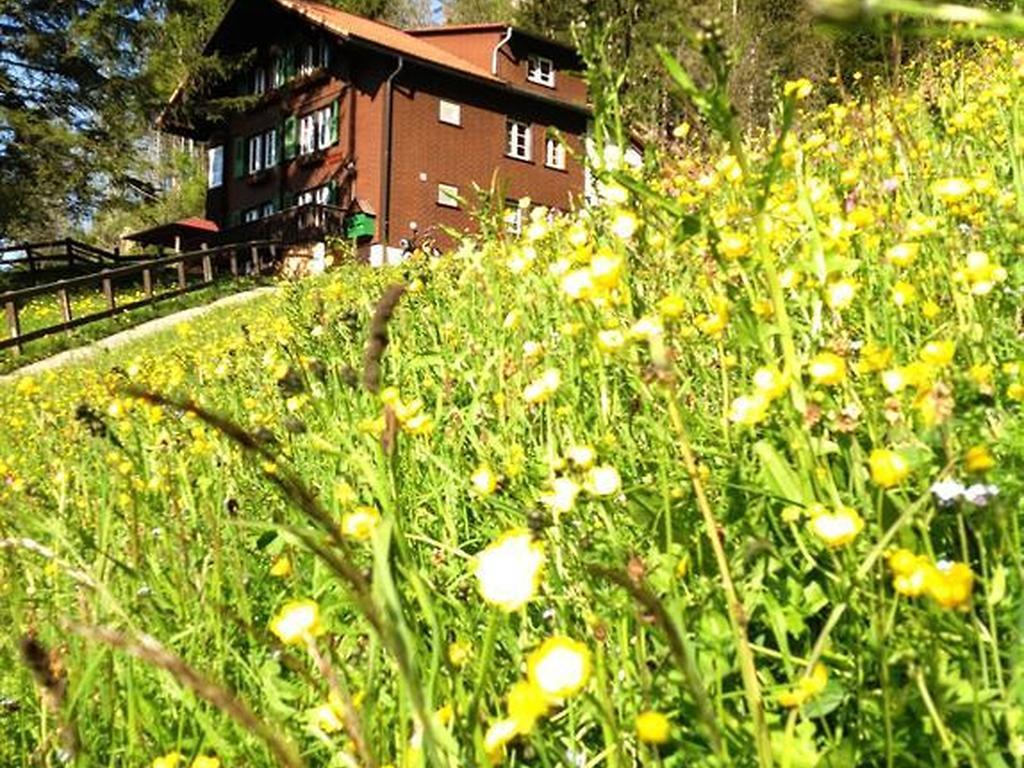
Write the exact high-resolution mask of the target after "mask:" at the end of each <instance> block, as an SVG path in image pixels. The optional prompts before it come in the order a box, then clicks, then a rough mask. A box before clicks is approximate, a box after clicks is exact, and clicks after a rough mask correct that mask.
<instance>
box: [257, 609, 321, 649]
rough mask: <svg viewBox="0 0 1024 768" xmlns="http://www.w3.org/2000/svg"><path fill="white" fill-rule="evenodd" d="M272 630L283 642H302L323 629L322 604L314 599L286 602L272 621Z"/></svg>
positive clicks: (289, 643)
mask: <svg viewBox="0 0 1024 768" xmlns="http://www.w3.org/2000/svg"><path fill="white" fill-rule="evenodd" d="M270 631H271V632H273V633H274V634H275V635H277V637H278V639H280V640H281V642H282V643H285V644H288V645H291V644H294V643H301V642H304V641H305V640H306V638H308V637H315V636H316V635H319V634H320V633H321V632H322V631H323V630H322V628H321V626H320V606H318V605H317V604H316V603H315V602H313V601H312V600H293V601H291V602H289V603H286V604H285V605H284V607H283V608H281V610H280V611H279V612H278V614H277V615H276V616H275V617H274V618H273V619H271V621H270Z"/></svg>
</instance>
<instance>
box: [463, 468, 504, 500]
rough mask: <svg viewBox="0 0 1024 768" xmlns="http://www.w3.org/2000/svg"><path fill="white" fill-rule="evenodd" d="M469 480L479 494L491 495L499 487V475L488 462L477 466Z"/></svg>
mask: <svg viewBox="0 0 1024 768" xmlns="http://www.w3.org/2000/svg"><path fill="white" fill-rule="evenodd" d="M469 480H470V482H471V483H472V484H473V490H474V491H476V493H477V495H478V496H490V495H491V494H492V493H494V491H495V490H496V489H497V487H498V477H497V475H495V474H494V472H493V471H492V470H491V468H490V467H489V466H487V465H486V464H481V465H480V466H479V467H477V468H476V471H475V472H474V473H473V474H472V476H470V478H469Z"/></svg>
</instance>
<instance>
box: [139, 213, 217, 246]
mask: <svg viewBox="0 0 1024 768" xmlns="http://www.w3.org/2000/svg"><path fill="white" fill-rule="evenodd" d="M219 231H220V227H218V226H217V225H216V223H214V222H212V221H210V220H209V219H200V218H197V217H192V218H188V219H181V220H180V221H172V222H171V223H170V224H160V225H158V226H156V227H151V228H150V229H144V230H142V231H141V232H135V233H133V234H131V235H128V236H127V237H126V238H125V240H131V241H132V242H135V243H141V244H142V245H157V246H164V247H165V248H179V249H181V250H182V251H192V250H195V249H197V248H199V247H201V246H202V245H203V243H207V242H209V241H210V240H212V235H214V234H216V233H217V232H219Z"/></svg>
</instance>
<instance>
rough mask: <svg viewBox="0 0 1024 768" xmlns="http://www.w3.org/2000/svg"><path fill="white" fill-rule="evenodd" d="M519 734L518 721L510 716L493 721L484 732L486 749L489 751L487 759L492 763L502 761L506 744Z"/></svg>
mask: <svg viewBox="0 0 1024 768" xmlns="http://www.w3.org/2000/svg"><path fill="white" fill-rule="evenodd" d="M518 735H519V729H518V727H517V726H516V721H515V720H513V719H511V718H508V719H506V720H498V721H497V722H494V723H491V726H490V727H489V728H488V729H487V733H485V734H484V750H485V751H486V752H487V759H488V760H490V761H491V762H492V763H495V764H497V763H500V762H501V758H502V756H503V755H504V754H505V746H506V745H507V744H508V743H509V742H510V741H512V739H514V738H515V737H516V736H518Z"/></svg>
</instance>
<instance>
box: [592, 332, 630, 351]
mask: <svg viewBox="0 0 1024 768" xmlns="http://www.w3.org/2000/svg"><path fill="white" fill-rule="evenodd" d="M625 344H626V336H625V334H623V332H622V331H620V330H618V329H615V328H610V329H608V330H604V331H598V332H597V348H598V349H599V350H600V351H601V352H604V353H606V354H610V353H612V352H617V351H618V350H620V349H622V347H623V346H625Z"/></svg>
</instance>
